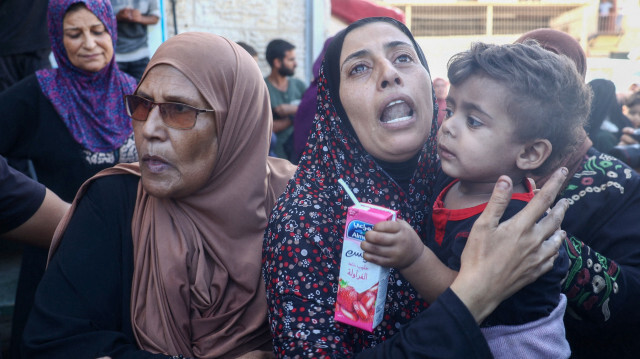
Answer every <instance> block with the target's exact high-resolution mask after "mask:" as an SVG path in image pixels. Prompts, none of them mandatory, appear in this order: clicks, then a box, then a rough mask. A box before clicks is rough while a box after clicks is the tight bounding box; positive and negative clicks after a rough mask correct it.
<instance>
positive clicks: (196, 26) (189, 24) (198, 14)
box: [164, 0, 322, 81]
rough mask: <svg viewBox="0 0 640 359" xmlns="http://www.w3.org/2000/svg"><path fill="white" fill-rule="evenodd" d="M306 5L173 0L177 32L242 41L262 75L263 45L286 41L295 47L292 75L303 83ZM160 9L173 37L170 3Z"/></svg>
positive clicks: (284, 0)
mask: <svg viewBox="0 0 640 359" xmlns="http://www.w3.org/2000/svg"><path fill="white" fill-rule="evenodd" d="M314 1H322V0H314ZM306 3H307V1H305V0H214V1H212V0H177V1H176V19H177V20H176V22H177V25H178V26H177V28H178V33H182V32H186V31H204V32H211V33H215V34H218V35H221V36H224V37H226V38H228V39H230V40H233V41H244V42H246V43H247V44H249V45H251V46H253V47H254V48H255V49H256V51H258V58H259V64H260V69H261V70H262V73H263V74H264V75H265V76H266V75H267V74H268V73H269V71H270V68H269V65H268V63H267V61H266V59H265V49H266V47H267V44H268V43H269V41H271V40H272V39H274V38H281V39H284V40H287V41H289V42H291V43H292V44H294V45H295V46H296V59H297V62H298V67H297V69H296V74H295V76H296V77H298V78H301V79H303V80H305V81H306V80H307V79H306V73H307V71H306V70H307V69H306V66H305V63H306V62H305V60H306V59H305V54H306V53H307V49H306V44H305V26H306V8H305V4H306ZM164 7H165V9H164V10H165V11H164V15H165V19H166V34H167V36H168V37H170V36H173V35H174V34H175V33H174V23H173V14H172V6H171V1H170V0H164Z"/></svg>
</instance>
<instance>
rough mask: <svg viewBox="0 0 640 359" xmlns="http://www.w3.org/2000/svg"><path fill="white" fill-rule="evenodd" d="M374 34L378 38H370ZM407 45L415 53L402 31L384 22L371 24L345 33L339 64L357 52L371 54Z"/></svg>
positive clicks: (410, 42)
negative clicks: (379, 50) (382, 49)
mask: <svg viewBox="0 0 640 359" xmlns="http://www.w3.org/2000/svg"><path fill="white" fill-rule="evenodd" d="M372 33H376V34H378V35H379V36H372ZM404 45H407V46H409V47H411V48H412V49H413V51H416V52H417V49H416V48H415V46H414V45H413V41H412V40H411V39H410V38H409V36H407V35H406V34H405V33H404V32H402V30H400V29H399V28H397V27H396V26H394V25H392V24H391V23H388V22H385V21H377V22H371V23H368V24H364V25H362V26H359V27H357V28H355V29H353V30H351V31H349V33H347V34H346V35H345V38H344V42H343V43H342V51H341V52H340V62H339V63H340V64H342V63H343V62H344V61H345V59H346V58H347V57H349V56H353V54H354V53H358V52H362V53H365V52H371V51H375V50H378V49H381V48H385V47H389V46H404Z"/></svg>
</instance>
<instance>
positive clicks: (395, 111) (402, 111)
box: [380, 100, 413, 123]
mask: <svg viewBox="0 0 640 359" xmlns="http://www.w3.org/2000/svg"><path fill="white" fill-rule="evenodd" d="M412 117H413V108H411V106H410V105H409V104H408V103H407V102H405V101H404V100H396V101H392V102H390V103H389V104H388V105H387V106H386V107H385V108H384V109H383V110H382V115H381V116H380V122H382V123H397V122H402V121H407V120H409V119H411V118H412Z"/></svg>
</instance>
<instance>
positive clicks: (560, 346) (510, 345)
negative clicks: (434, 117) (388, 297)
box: [362, 42, 591, 358]
mask: <svg viewBox="0 0 640 359" xmlns="http://www.w3.org/2000/svg"><path fill="white" fill-rule="evenodd" d="M448 77H449V80H450V83H451V87H450V90H449V94H448V96H447V117H446V118H445V120H444V121H443V123H442V125H441V127H440V128H439V132H438V154H439V156H440V161H441V164H442V171H443V172H444V174H446V175H447V176H450V177H452V178H455V179H453V180H452V178H447V176H444V175H443V176H441V179H442V180H441V181H439V183H441V185H440V186H437V188H436V189H435V191H434V193H435V194H437V198H436V199H435V201H434V204H433V214H432V219H433V221H432V228H431V229H430V233H431V234H430V236H429V238H428V239H427V240H426V241H425V244H426V247H425V245H423V244H422V243H421V241H420V238H418V236H417V234H416V233H415V232H414V231H413V230H411V227H410V226H409V225H408V224H407V223H406V222H403V221H398V222H396V223H393V222H384V223H382V224H378V225H376V226H375V227H374V230H373V231H369V232H368V233H367V234H366V241H365V242H364V243H363V244H362V249H363V250H364V251H365V259H366V260H368V261H371V262H373V263H376V264H380V265H385V266H391V267H395V268H397V269H399V270H400V272H401V274H402V275H403V276H405V277H406V278H407V280H409V281H410V282H411V284H412V285H413V286H414V287H415V288H416V290H418V291H419V292H420V294H421V295H422V296H424V297H425V298H433V297H434V296H437V294H439V291H442V290H443V289H444V288H446V285H443V284H442V281H443V278H445V282H448V281H449V280H451V278H452V277H451V276H450V274H448V273H447V272H441V271H436V272H435V273H434V265H433V263H428V259H429V258H432V257H433V255H432V254H431V253H430V250H431V251H433V253H435V255H436V256H437V257H438V258H439V259H440V260H441V261H442V262H444V263H445V264H446V265H447V266H448V267H449V268H450V269H452V270H454V271H457V270H459V269H460V256H461V254H462V251H463V249H464V246H465V244H466V240H467V237H468V235H469V231H470V230H471V227H472V225H473V223H474V222H475V220H476V219H477V218H478V217H479V216H480V214H481V213H482V211H483V210H484V208H485V206H486V203H487V202H488V200H489V197H490V196H491V192H492V190H493V188H494V186H495V183H496V181H497V180H498V178H499V177H500V176H501V175H508V176H509V177H510V178H511V180H512V182H513V184H514V186H513V188H514V194H513V196H512V200H511V202H510V204H509V206H508V208H507V210H506V212H505V215H504V216H503V218H502V220H506V219H508V218H510V217H511V216H512V215H514V214H515V213H517V212H518V211H519V210H520V209H522V208H523V207H524V206H525V205H526V203H527V202H528V201H529V200H530V199H531V198H532V197H533V191H532V187H531V185H530V184H529V181H528V180H527V179H526V178H525V173H527V172H532V173H535V174H541V175H543V174H546V173H549V172H551V171H553V170H554V169H556V168H557V166H558V163H559V162H560V159H561V158H562V157H563V156H565V155H566V154H568V153H569V152H570V151H572V150H573V148H574V147H575V146H577V145H578V144H577V143H576V142H577V139H576V138H577V133H578V130H579V128H581V127H582V125H583V122H584V120H585V119H586V118H587V116H588V113H589V107H590V100H591V93H590V91H589V89H588V87H587V86H586V85H585V83H584V81H583V80H582V78H581V76H580V75H579V74H578V72H577V70H576V69H575V65H574V64H573V63H572V62H571V60H569V59H568V58H566V57H564V56H560V55H556V54H554V53H552V52H549V51H547V50H544V49H543V48H541V47H540V46H538V45H537V44H536V43H535V42H527V43H525V44H510V45H501V46H498V45H487V44H482V43H477V44H474V45H473V46H472V47H471V49H470V50H469V51H466V52H463V53H460V54H457V55H455V56H454V57H453V58H452V59H451V60H450V61H449V68H448ZM427 247H428V248H427ZM429 249H430V250H429ZM567 269H568V257H567V256H566V253H564V252H561V253H560V254H559V256H558V257H557V259H556V260H555V263H554V267H553V269H552V270H551V271H549V272H547V273H546V274H545V275H543V276H541V277H540V278H539V279H538V280H537V281H535V282H534V283H532V284H530V285H528V286H526V287H524V288H523V289H521V290H520V291H519V292H517V293H516V294H514V295H513V296H512V297H510V298H509V299H507V300H505V301H504V302H502V303H501V304H500V306H498V308H497V309H496V310H495V311H494V312H493V313H492V314H490V315H489V316H488V317H487V318H486V319H485V320H484V321H483V323H481V327H482V329H483V333H484V335H485V337H486V339H487V341H488V343H489V346H490V348H491V351H492V353H493V354H494V356H495V357H496V358H500V357H505V358H506V357H510V358H513V357H518V358H543V357H544V358H550V357H553V358H561V357H565V358H566V357H568V356H569V355H570V349H569V345H568V343H567V341H566V339H565V335H564V334H565V333H564V326H563V319H562V318H563V315H564V311H565V308H566V298H565V297H564V295H562V294H561V292H560V284H561V282H562V280H563V279H564V277H565V276H566V274H567ZM425 273H428V275H425ZM449 283H450V282H449ZM443 287H444V288H443Z"/></svg>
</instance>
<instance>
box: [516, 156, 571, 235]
mask: <svg viewBox="0 0 640 359" xmlns="http://www.w3.org/2000/svg"><path fill="white" fill-rule="evenodd" d="M567 174H568V171H567V169H566V168H564V167H561V168H559V169H557V170H556V171H555V172H554V173H553V175H552V176H551V178H550V179H549V180H548V181H547V183H545V184H544V186H542V188H541V189H540V192H538V193H537V194H536V195H535V196H534V197H533V199H532V200H531V201H530V202H529V203H528V204H527V205H526V206H525V207H524V208H523V209H522V210H521V211H520V212H519V213H518V214H516V215H515V216H513V218H512V219H513V220H514V221H517V222H520V223H522V225H523V226H524V227H531V226H533V224H534V223H535V222H536V221H537V220H538V219H540V217H542V215H543V214H544V213H545V212H546V211H547V210H548V209H549V207H551V205H552V204H553V201H554V200H555V198H556V196H557V195H558V193H559V192H560V190H561V189H562V186H563V184H564V181H565V180H566V178H567ZM563 206H564V205H562V206H561V207H563ZM554 208H555V209H556V212H555V214H554V217H553V220H554V221H556V222H557V225H558V227H559V226H560V222H562V217H563V216H564V211H566V208H565V209H564V210H563V209H562V208H557V206H556V207H554ZM558 218H559V222H558ZM546 223H547V225H549V221H546ZM554 223H555V222H554ZM558 227H555V229H557V228H558ZM552 232H553V231H549V232H548V233H552Z"/></svg>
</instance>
